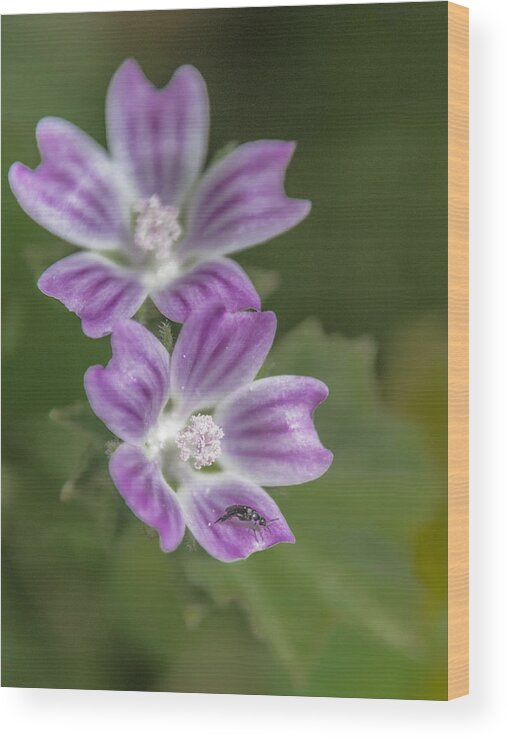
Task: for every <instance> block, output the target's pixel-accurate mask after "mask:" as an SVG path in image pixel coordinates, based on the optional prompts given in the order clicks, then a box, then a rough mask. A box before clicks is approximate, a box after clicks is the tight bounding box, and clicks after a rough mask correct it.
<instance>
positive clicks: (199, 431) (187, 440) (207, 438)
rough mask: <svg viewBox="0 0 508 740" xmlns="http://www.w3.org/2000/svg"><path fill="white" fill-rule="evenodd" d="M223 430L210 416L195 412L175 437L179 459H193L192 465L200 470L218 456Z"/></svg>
mask: <svg viewBox="0 0 508 740" xmlns="http://www.w3.org/2000/svg"><path fill="white" fill-rule="evenodd" d="M223 437H224V432H223V431H222V429H221V428H220V427H219V426H217V424H216V423H215V422H214V420H213V419H212V417H211V416H208V415H207V414H196V415H195V416H191V417H190V419H189V423H188V424H187V426H186V427H184V429H182V430H181V431H180V432H179V433H178V435H177V437H176V446H177V447H178V449H179V450H180V459H181V460H183V461H184V462H187V461H188V460H190V459H191V458H193V459H194V467H195V468H196V470H201V468H205V467H207V466H209V465H213V463H214V462H215V461H216V460H217V458H218V457H220V454H221V445H220V441H221V439H222V438H223Z"/></svg>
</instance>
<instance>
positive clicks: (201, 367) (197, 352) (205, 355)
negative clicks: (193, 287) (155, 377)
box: [171, 304, 277, 414]
mask: <svg viewBox="0 0 508 740" xmlns="http://www.w3.org/2000/svg"><path fill="white" fill-rule="evenodd" d="M276 324H277V320H276V318H275V314H273V313H272V312H271V311H264V312H257V311H239V312H236V313H230V312H229V311H227V310H226V309H225V308H224V306H221V305H217V304H216V305H214V306H212V307H210V308H207V309H203V310H198V311H195V312H194V313H192V314H191V316H190V318H189V319H188V320H187V321H186V323H185V324H184V325H183V328H182V330H181V331H180V334H179V336H178V339H177V341H176V344H175V347H174V351H173V356H172V362H171V389H172V399H173V401H174V402H175V403H176V406H177V407H178V409H179V411H180V412H181V413H182V414H184V413H190V412H191V411H193V410H195V409H199V408H201V409H204V408H207V407H209V406H213V405H215V404H216V403H217V402H218V401H219V400H220V399H221V398H223V397H225V396H227V395H228V394H229V393H232V392H233V391H235V390H236V389H237V388H239V387H240V386H241V385H244V384H245V383H250V382H251V381H252V380H253V379H254V378H255V376H256V375H257V373H258V371H259V369H260V368H261V365H262V364H263V362H264V360H265V357H266V355H267V354H268V352H269V351H270V347H271V346H272V343H273V338H274V336H275V329H276Z"/></svg>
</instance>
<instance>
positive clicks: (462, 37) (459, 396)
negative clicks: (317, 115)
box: [448, 3, 469, 699]
mask: <svg viewBox="0 0 508 740" xmlns="http://www.w3.org/2000/svg"><path fill="white" fill-rule="evenodd" d="M468 309H469V10H468V8H465V7H463V6H460V5H455V4H454V3H448V699H455V698H457V697H459V696H464V695H465V694H467V693H468V692H469V491H468V488H469V418H468V416H469V414H468V406H469V392H468V388H469V372H468V370H469V367H468V366H469V327H468V323H469V310H468Z"/></svg>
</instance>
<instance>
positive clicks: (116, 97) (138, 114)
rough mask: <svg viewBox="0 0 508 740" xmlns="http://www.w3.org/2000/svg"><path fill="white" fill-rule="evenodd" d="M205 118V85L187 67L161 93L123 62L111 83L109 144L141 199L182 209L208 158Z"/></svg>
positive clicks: (131, 62)
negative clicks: (155, 197)
mask: <svg viewBox="0 0 508 740" xmlns="http://www.w3.org/2000/svg"><path fill="white" fill-rule="evenodd" d="M208 119H209V113H208V95H207V91H206V84H205V82H204V80H203V78H202V77H201V75H200V74H199V72H198V71H197V69H195V68H194V67H191V66H189V65H187V66H184V67H180V68H179V69H177V71H176V72H175V74H174V75H173V77H172V79H171V81H170V82H169V83H168V84H167V85H166V87H164V88H163V89H161V90H158V89H157V88H155V87H154V86H153V85H152V83H151V82H150V81H149V80H147V78H146V77H145V75H144V74H143V72H142V70H141V68H140V67H139V65H138V64H137V62H136V61H135V60H134V59H127V60H126V61H125V62H124V63H123V64H122V66H121V67H120V69H119V70H118V71H117V72H116V74H115V75H114V77H113V79H112V81H111V84H110V87H109V90H108V95H107V100H106V121H107V132H108V144H109V148H110V151H111V153H112V155H113V158H114V159H115V161H116V162H117V163H119V164H120V165H121V166H122V168H123V170H124V171H125V172H126V173H127V175H128V176H129V177H130V178H131V179H132V181H133V182H134V183H135V184H136V186H137V190H138V195H139V197H143V198H149V197H150V196H151V195H154V194H156V195H158V196H159V198H160V199H161V201H162V202H163V203H164V204H166V205H172V206H177V207H178V206H180V205H181V203H182V201H183V199H184V198H185V196H186V194H187V192H188V191H189V188H190V187H191V186H192V184H193V182H194V180H195V178H196V177H197V175H198V174H199V172H200V170H201V167H202V165H203V161H204V158H205V156H206V149H207V143H208V123H209V120H208Z"/></svg>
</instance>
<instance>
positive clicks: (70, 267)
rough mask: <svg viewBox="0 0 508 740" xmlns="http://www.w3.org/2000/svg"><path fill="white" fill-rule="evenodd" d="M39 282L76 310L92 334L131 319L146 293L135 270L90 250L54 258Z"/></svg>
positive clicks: (94, 334) (102, 331)
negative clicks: (133, 271) (131, 270)
mask: <svg viewBox="0 0 508 740" xmlns="http://www.w3.org/2000/svg"><path fill="white" fill-rule="evenodd" d="M38 286H39V289H40V290H41V291H42V292H43V293H44V294H45V295H48V296H51V297H52V298H57V299H58V300H59V301H61V302H62V303H63V304H64V306H66V308H68V309H69V311H72V312H73V313H75V314H77V315H78V316H79V318H80V319H81V321H82V326H83V331H84V333H85V334H86V335H87V336H89V337H93V338H96V337H103V336H104V335H105V334H109V333H110V332H111V331H112V329H113V326H114V324H115V323H117V322H118V321H120V320H122V319H130V318H131V316H133V315H134V314H135V313H136V311H137V310H138V308H139V307H140V306H141V304H142V303H143V301H144V300H145V298H146V295H147V292H146V290H145V289H144V288H143V286H142V285H141V283H140V282H139V280H138V279H137V277H136V276H135V275H134V273H132V272H130V271H129V270H126V269H125V268H123V267H120V266H119V265H116V264H115V263H114V262H111V261H110V260H108V259H105V258H103V257H101V256H100V255H98V254H94V253H90V252H84V253H79V254H71V255H70V256H69V257H64V259H61V260H59V261H58V262H55V264H54V265H51V267H49V268H48V269H47V270H46V271H45V272H44V273H43V274H42V275H41V277H40V278H39V282H38Z"/></svg>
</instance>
